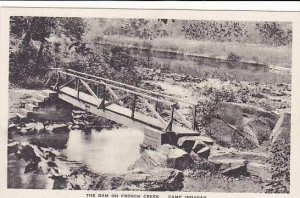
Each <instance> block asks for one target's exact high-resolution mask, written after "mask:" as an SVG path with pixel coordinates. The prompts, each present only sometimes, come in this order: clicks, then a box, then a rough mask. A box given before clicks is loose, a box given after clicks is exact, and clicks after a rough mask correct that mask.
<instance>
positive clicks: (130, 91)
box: [59, 71, 174, 105]
mask: <svg viewBox="0 0 300 198" xmlns="http://www.w3.org/2000/svg"><path fill="white" fill-rule="evenodd" d="M59 72H60V73H64V74H67V75H69V76H73V77H77V78H80V79H82V80H86V81H90V82H94V83H96V84H102V85H106V86H110V87H111V88H115V89H118V90H121V91H125V92H128V93H132V94H136V95H138V96H141V97H143V98H147V99H150V100H154V101H158V102H161V103H165V104H167V105H173V104H174V102H170V101H168V100H164V99H158V98H155V97H152V96H149V95H146V94H143V93H139V92H136V91H132V90H128V89H125V88H122V87H117V86H114V85H108V84H107V83H104V82H99V81H96V80H92V79H88V78H85V77H80V76H77V75H75V74H70V73H66V72H64V71H59Z"/></svg>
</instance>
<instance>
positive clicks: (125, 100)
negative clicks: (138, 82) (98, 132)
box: [45, 68, 204, 142]
mask: <svg viewBox="0 0 300 198" xmlns="http://www.w3.org/2000/svg"><path fill="white" fill-rule="evenodd" d="M45 87H46V88H48V89H50V90H52V91H54V92H55V93H57V95H58V98H59V99H61V100H63V101H65V102H67V103H69V104H71V105H73V106H75V107H78V108H80V109H83V110H86V111H89V112H91V113H93V114H95V115H97V116H101V117H104V118H107V119H109V120H112V121H115V122H117V123H120V124H123V125H125V126H128V127H133V128H139V129H143V130H144V132H145V135H146V136H148V138H150V139H151V138H152V139H153V140H154V142H155V141H157V139H159V141H161V140H160V138H161V135H162V134H164V133H165V132H174V133H175V134H176V135H177V137H180V136H199V132H197V131H196V128H197V122H196V115H197V104H195V103H192V102H189V101H185V100H183V99H179V98H175V97H172V96H169V95H164V94H160V93H157V92H154V91H150V90H146V89H142V88H139V87H135V86H132V85H128V84H124V83H120V82H116V81H113V80H109V79H106V78H102V77H98V76H95V75H91V74H86V73H82V72H78V71H74V70H70V69H57V68H56V69H51V70H50V73H49V78H48V80H47V82H46V84H45ZM179 104H181V105H179ZM182 106H184V111H182V109H180V108H181V107H182ZM182 112H185V114H183V113H182ZM203 138H204V137H203Z"/></svg>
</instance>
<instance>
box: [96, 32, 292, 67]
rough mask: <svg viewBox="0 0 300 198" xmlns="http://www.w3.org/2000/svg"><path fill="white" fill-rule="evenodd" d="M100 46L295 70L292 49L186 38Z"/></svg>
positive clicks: (116, 40)
mask: <svg viewBox="0 0 300 198" xmlns="http://www.w3.org/2000/svg"><path fill="white" fill-rule="evenodd" d="M99 40H100V42H104V43H111V44H118V45H125V46H132V47H139V48H148V47H150V48H151V49H155V50H162V51H173V52H178V53H185V54H197V55H203V56H208V57H213V58H222V59H227V57H228V56H229V54H234V55H237V56H238V57H240V61H245V62H254V63H261V64H267V65H275V66H281V67H291V56H292V49H291V47H287V46H281V47H274V46H266V45H258V44H248V43H238V42H212V41H198V40H189V39H185V38H182V37H162V38H156V39H153V40H144V39H140V38H136V37H125V36H104V37H102V38H100V39H99Z"/></svg>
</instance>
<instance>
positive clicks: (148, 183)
mask: <svg viewBox="0 0 300 198" xmlns="http://www.w3.org/2000/svg"><path fill="white" fill-rule="evenodd" d="M122 177H123V178H124V180H125V182H124V184H123V185H122V186H120V187H119V188H117V190H142V191H177V190H181V189H182V188H183V180H184V176H183V173H182V172H181V171H179V170H175V169H171V168H155V169H149V170H132V171H130V172H128V173H126V174H124V175H122Z"/></svg>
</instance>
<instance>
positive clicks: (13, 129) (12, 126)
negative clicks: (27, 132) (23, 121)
mask: <svg viewBox="0 0 300 198" xmlns="http://www.w3.org/2000/svg"><path fill="white" fill-rule="evenodd" d="M17 130H18V128H17V125H15V124H10V125H8V133H16V132H17Z"/></svg>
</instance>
